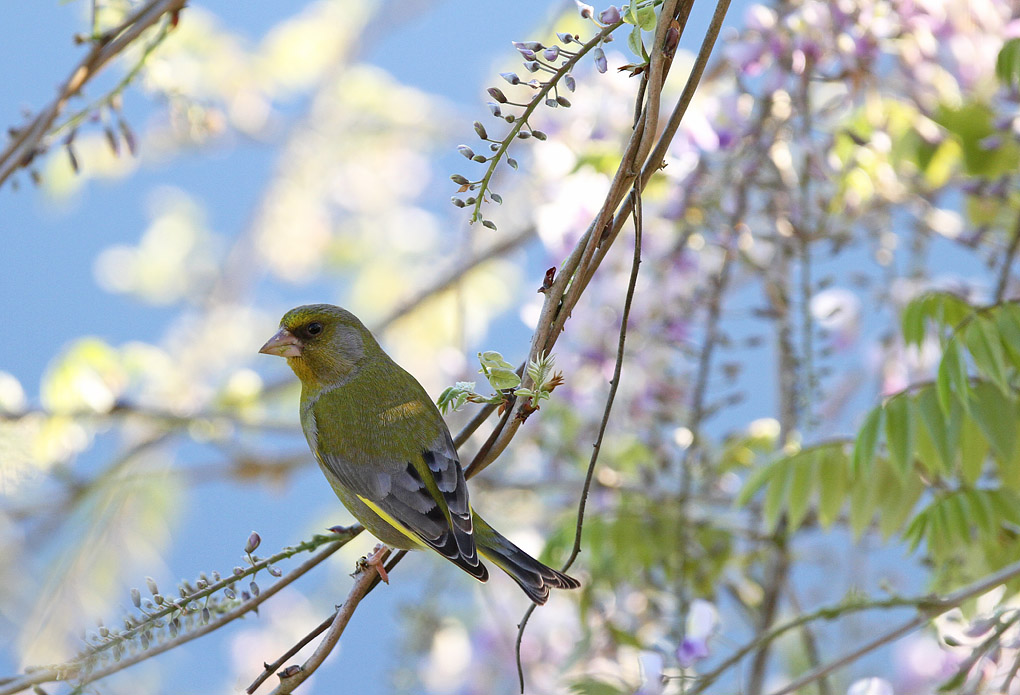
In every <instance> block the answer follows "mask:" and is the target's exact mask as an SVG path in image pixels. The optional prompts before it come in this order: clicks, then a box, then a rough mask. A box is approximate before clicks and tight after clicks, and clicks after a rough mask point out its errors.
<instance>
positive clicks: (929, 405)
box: [917, 386, 962, 472]
mask: <svg viewBox="0 0 1020 695" xmlns="http://www.w3.org/2000/svg"><path fill="white" fill-rule="evenodd" d="M917 410H918V413H919V414H920V416H921V422H922V423H924V427H923V428H921V430H922V431H923V432H924V433H925V435H926V436H927V437H928V439H929V440H930V441H931V444H932V448H933V449H934V450H935V454H936V455H937V457H938V461H937V463H938V466H937V468H936V467H935V466H933V465H930V463H929V462H927V461H925V462H924V463H925V464H926V466H927V467H928V469H929V470H931V471H932V472H935V471H942V472H949V471H952V470H953V463H954V462H955V461H956V447H957V445H958V444H959V441H960V421H961V419H962V412H960V406H959V405H958V404H955V403H954V404H953V405H952V406H951V411H950V413H949V418H948V419H947V418H946V417H945V416H944V415H943V413H942V409H941V408H940V407H939V401H938V395H937V394H936V393H935V389H934V388H932V387H931V386H925V387H924V388H922V389H921V390H920V391H918V393H917Z"/></svg>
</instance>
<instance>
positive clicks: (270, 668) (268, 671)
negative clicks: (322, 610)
mask: <svg viewBox="0 0 1020 695" xmlns="http://www.w3.org/2000/svg"><path fill="white" fill-rule="evenodd" d="M405 555H407V551H406V550H401V551H400V552H398V553H397V554H396V555H394V556H393V559H392V560H390V561H389V563H387V565H386V571H387V572H391V571H393V568H394V567H396V566H397V563H398V562H400V561H401V560H402V559H403V558H404V556H405ZM381 577H382V575H380V574H379V573H378V572H376V573H375V576H374V578H373V580H372V582H371V585H370V586H369V587H368V589H367V590H366V591H365V594H368V593H369V592H370V591H372V589H374V588H375V587H376V586H378V584H379V581H380V579H381ZM352 591H353V590H352ZM362 598H364V597H362ZM344 605H346V604H344ZM340 610H342V606H341V607H337V609H336V610H334V611H333V613H332V614H331V615H330V616H329V617H328V618H326V619H325V620H324V621H322V622H321V623H319V624H318V625H317V626H316V627H314V628H313V629H312V631H311V632H309V633H308V634H307V635H305V636H304V637H302V638H301V639H300V640H299V641H298V642H297V644H295V645H294V646H292V647H291V648H290V649H288V650H287V651H286V652H285V653H284V654H283V656H281V657H280V658H279V659H277V660H276V661H274V662H273V663H271V664H265V669H264V670H263V671H262V673H260V674H259V676H258V678H256V679H255V680H254V681H252V684H251V685H249V686H248V688H247V690H246V691H245V692H247V693H248V695H251V694H252V693H254V692H255V691H256V690H258V688H259V686H260V685H262V684H263V683H264V682H265V681H266V679H267V678H269V677H270V676H271V675H273V673H275V672H276V669H278V668H280V667H281V666H283V664H284V663H286V661H287V659H289V658H291V657H292V656H294V655H295V654H297V653H298V652H299V651H301V650H302V649H304V647H305V646H306V645H307V644H308V643H309V642H311V641H312V640H313V639H315V638H316V637H318V636H319V635H321V634H322V633H323V632H324V631H325V630H326V628H328V627H329V626H330V625H332V624H333V622H334V621H335V620H336V617H337V613H339V612H340ZM351 610H353V608H352V609H351ZM341 632H342V630H341ZM337 637H338V638H339V635H337ZM334 646H335V642H334ZM320 663H321V662H320ZM318 666H319V664H316V665H315V668H318ZM312 670H313V671H314V669H312ZM308 675H311V673H309V674H307V675H306V676H305V677H306V678H307V677H308Z"/></svg>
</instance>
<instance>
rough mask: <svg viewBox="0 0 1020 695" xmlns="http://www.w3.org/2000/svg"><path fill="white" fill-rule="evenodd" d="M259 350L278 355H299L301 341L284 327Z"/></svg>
mask: <svg viewBox="0 0 1020 695" xmlns="http://www.w3.org/2000/svg"><path fill="white" fill-rule="evenodd" d="M259 352H264V353H265V354H267V355H278V356H280V357H301V341H300V340H298V339H297V337H296V336H295V335H294V334H293V333H291V332H290V331H288V330H287V329H286V328H281V329H280V330H278V331H277V332H276V335H274V336H273V337H272V338H270V339H269V340H267V341H266V344H265V345H263V346H262V348H261V349H259Z"/></svg>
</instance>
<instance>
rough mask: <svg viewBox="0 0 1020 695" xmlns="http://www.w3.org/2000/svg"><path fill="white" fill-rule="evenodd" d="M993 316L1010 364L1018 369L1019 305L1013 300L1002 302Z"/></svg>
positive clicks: (1019, 365)
mask: <svg viewBox="0 0 1020 695" xmlns="http://www.w3.org/2000/svg"><path fill="white" fill-rule="evenodd" d="M994 316H995V325H996V326H997V327H998V329H999V335H1000V336H1001V337H1002V344H1003V345H1004V346H1005V348H1006V353H1007V354H1008V356H1009V361H1010V364H1012V365H1013V369H1016V370H1017V371H1020V305H1018V304H1016V303H1013V302H1010V303H1007V304H1003V305H1002V306H1000V307H999V308H998V309H997V310H996V311H995V314H994Z"/></svg>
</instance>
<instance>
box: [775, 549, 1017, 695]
mask: <svg viewBox="0 0 1020 695" xmlns="http://www.w3.org/2000/svg"><path fill="white" fill-rule="evenodd" d="M1017 576H1020V562H1014V563H1012V564H1010V565H1006V566H1005V567H1003V568H1002V569H1001V570H999V571H998V572H995V573H994V574H990V575H988V576H987V577H985V578H984V579H979V580H978V581H976V582H974V583H972V584H970V585H968V586H965V587H964V588H962V589H960V590H958V591H955V592H953V593H952V594H949V595H948V596H946V597H944V598H941V599H935V600H933V601H931V602H929V603H925V604H922V605H919V606H918V611H919V613H918V615H916V616H915V617H913V618H911V619H910V620H907V621H905V622H903V623H900V624H899V625H897V626H896V627H894V628H892V629H891V630H887V631H886V632H883V633H881V634H879V635H877V636H876V637H874V638H873V639H871V640H869V641H867V642H865V643H864V644H862V645H861V646H860V647H858V648H857V649H854V650H853V651H851V652H848V653H847V654H844V655H843V656H841V657H839V658H837V659H834V660H833V661H830V662H829V663H827V664H825V665H823V666H819V667H818V668H814V669H811V670H810V671H808V672H807V673H805V674H804V675H802V676H801V677H800V678H796V679H794V680H792V681H791V682H789V683H787V684H786V685H785V686H783V687H782V688H780V689H779V690H776V691H775V692H773V693H772V695H786V694H787V693H792V692H795V691H796V690H799V689H800V688H802V687H804V686H805V685H808V684H810V683H813V682H814V681H816V680H818V679H819V678H823V677H825V676H827V675H828V674H830V673H832V672H833V671H835V670H837V669H839V668H842V667H843V666H846V665H847V664H851V663H853V662H854V661H856V660H857V659H859V658H861V657H862V656H864V655H865V654H867V653H868V652H872V651H874V650H876V649H878V648H879V647H881V646H883V645H886V644H888V643H890V642H893V641H895V640H897V639H899V638H900V637H902V636H903V635H906V634H908V633H910V632H913V631H914V630H916V629H917V628H919V627H921V626H923V625H925V624H927V623H928V622H929V621H930V620H931V619H932V618H936V617H938V616H940V615H942V614H943V613H946V612H947V611H949V610H952V609H953V608H956V607H957V606H959V605H960V604H962V603H963V602H965V601H967V600H969V599H972V598H975V597H977V596H980V595H981V594H984V593H986V592H988V591H991V590H992V589H994V588H995V587H997V586H999V585H1000V584H1003V583H1005V582H1007V581H1009V580H1010V579H1013V578H1014V577H1017Z"/></svg>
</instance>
